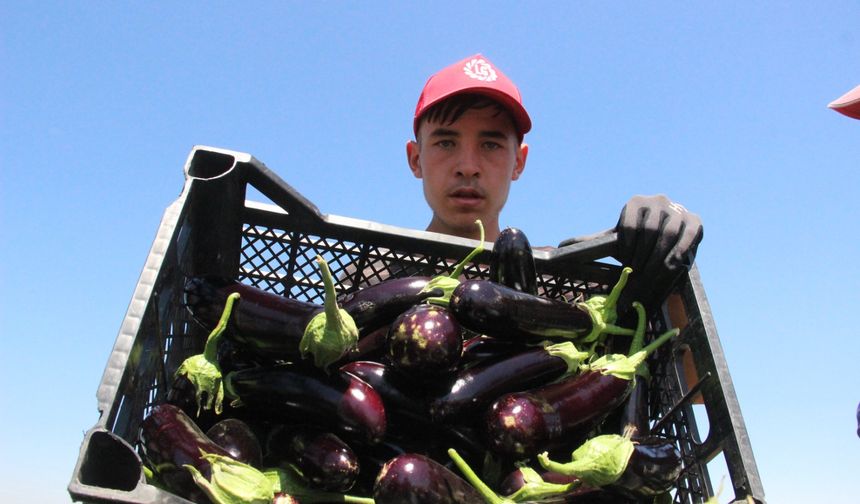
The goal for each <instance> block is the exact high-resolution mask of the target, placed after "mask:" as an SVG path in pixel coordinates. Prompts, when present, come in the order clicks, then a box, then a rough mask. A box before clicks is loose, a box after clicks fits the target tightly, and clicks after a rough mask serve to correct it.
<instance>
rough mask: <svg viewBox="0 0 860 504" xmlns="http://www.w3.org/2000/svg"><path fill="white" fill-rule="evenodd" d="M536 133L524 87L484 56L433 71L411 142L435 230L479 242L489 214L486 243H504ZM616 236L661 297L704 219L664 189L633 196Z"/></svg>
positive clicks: (642, 282)
mask: <svg viewBox="0 0 860 504" xmlns="http://www.w3.org/2000/svg"><path fill="white" fill-rule="evenodd" d="M530 129H531V119H530V118H529V115H528V112H526V109H525V107H524V106H523V103H522V97H521V95H520V92H519V89H517V87H516V85H515V84H514V83H513V82H512V81H511V80H510V79H509V78H508V77H507V76H505V74H504V73H502V71H501V70H499V68H498V67H496V66H495V65H493V64H492V63H491V62H490V61H489V60H488V59H487V58H485V57H484V56H482V55H480V54H476V55H474V56H471V57H468V58H466V59H464V60H462V61H458V62H457V63H454V64H453V65H451V66H448V67H446V68H444V69H442V70H440V71H439V72H438V73H436V74H434V75H433V76H431V77H430V78H429V79H428V80H427V83H426V84H425V85H424V89H423V90H422V91H421V95H420V97H419V98H418V104H417V106H416V107H415V116H414V119H413V130H414V133H415V139H414V140H411V141H409V142H407V144H406V156H407V160H408V162H409V168H410V170H411V171H412V174H413V175H414V176H415V177H417V178H419V179H421V180H422V183H423V187H424V197H425V199H426V200H427V203H428V205H429V206H430V209H431V210H432V212H433V216H432V218H431V219H430V224H429V225H428V226H427V230H428V231H435V232H439V233H445V234H450V235H455V236H461V237H466V238H475V239H477V238H478V229H477V227H476V226H475V220H476V219H481V222H482V223H483V225H484V230H485V232H486V240H487V241H488V242H493V241H495V239H496V237H497V236H498V234H499V232H500V229H499V215H500V213H501V211H502V209H503V208H504V205H505V202H506V201H507V198H508V192H509V190H510V187H511V183H512V182H514V181H516V180H517V179H518V178H519V177H520V175H522V173H523V170H524V169H525V166H526V159H527V157H528V151H529V149H528V145H526V144H525V143H524V141H523V140H524V136H525V134H526V133H528V131H529V130H530ZM608 232H617V233H618V244H619V247H618V252H617V254H616V258H617V259H618V260H619V261H620V262H621V263H622V264H625V265H629V266H631V267H633V269H634V273H633V276H631V286H632V289H633V290H638V291H640V292H639V294H641V295H643V296H646V297H654V298H660V296H662V295H663V294H664V292H662V290H665V288H668V287H669V286H670V285H671V284H672V283H673V282H674V280H675V279H676V278H677V276H678V275H679V274H680V273H681V272H682V271H684V270H686V269H687V268H689V267H690V266H691V265H692V262H693V258H694V257H695V254H696V249H697V247H698V244H699V242H700V241H701V239H702V235H703V230H702V224H701V221H700V219H699V217H698V216H697V215H695V214H692V213H690V212H688V211H687V210H686V209H685V208H684V207H682V206H681V205H678V204H676V203H673V202H672V201H670V200H669V199H668V198H666V197H665V196H663V195H658V196H634V197H633V198H631V199H630V201H629V202H628V203H627V204H626V205H625V206H624V208H623V209H622V212H621V216H620V218H619V220H618V224H617V225H616V227H615V228H613V229H611V230H608V231H605V232H603V233H608ZM591 236H592V237H593V236H595V235H591ZM577 241H581V239H571V240H566V241H564V242H562V244H561V245H568V244H572V243H575V242H577ZM642 291H647V292H642Z"/></svg>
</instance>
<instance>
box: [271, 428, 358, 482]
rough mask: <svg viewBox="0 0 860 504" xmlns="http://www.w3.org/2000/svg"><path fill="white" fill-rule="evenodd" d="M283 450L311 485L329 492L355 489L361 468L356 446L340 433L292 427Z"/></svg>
mask: <svg viewBox="0 0 860 504" xmlns="http://www.w3.org/2000/svg"><path fill="white" fill-rule="evenodd" d="M283 450H284V452H285V456H286V459H287V460H288V461H289V462H290V463H292V464H293V465H294V466H295V467H296V468H297V469H298V470H299V472H300V473H301V474H302V476H303V477H304V479H305V480H306V481H307V482H308V484H309V485H310V486H312V487H314V488H318V489H320V490H324V491H327V492H346V491H347V490H349V489H351V488H352V487H353V485H354V484H355V481H356V478H357V477H358V474H359V471H360V464H359V461H358V457H357V456H356V454H355V452H354V451H353V450H352V448H351V447H350V446H349V445H348V444H346V443H345V442H344V441H343V440H342V439H341V438H339V437H338V436H337V435H336V434H334V433H332V432H328V431H324V430H321V429H319V428H315V427H310V426H300V427H296V428H294V429H291V431H290V433H289V439H288V440H287V442H286V445H285V446H284V447H283Z"/></svg>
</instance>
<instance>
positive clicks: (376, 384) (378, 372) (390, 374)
mask: <svg viewBox="0 0 860 504" xmlns="http://www.w3.org/2000/svg"><path fill="white" fill-rule="evenodd" d="M340 371H341V372H344V373H349V374H351V375H354V376H357V377H358V378H360V379H362V380H364V381H365V382H367V384H368V385H370V386H371V387H373V390H375V391H376V392H377V393H378V394H379V396H380V397H382V402H383V403H384V404H385V412H386V414H388V415H389V416H394V415H397V416H400V417H406V418H410V419H416V418H424V417H426V415H427V403H426V401H425V400H424V398H423V394H422V393H421V391H420V390H417V388H416V387H415V385H414V384H412V383H410V382H409V380H408V379H406V377H405V376H403V375H402V374H400V373H398V372H397V370H395V369H393V368H392V367H391V366H388V365H386V364H383V363H381V362H375V361H355V362H349V363H347V364H344V365H343V366H341V367H340Z"/></svg>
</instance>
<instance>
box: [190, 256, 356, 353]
mask: <svg viewBox="0 0 860 504" xmlns="http://www.w3.org/2000/svg"><path fill="white" fill-rule="evenodd" d="M317 263H318V265H319V267H320V274H321V277H322V283H323V286H324V288H325V303H324V304H323V305H317V304H314V303H308V302H304V301H299V300H296V299H290V298H286V297H283V296H279V295H277V294H274V293H271V292H268V291H265V290H263V289H259V288H257V287H253V286H250V285H245V284H242V283H240V282H235V281H232V280H227V279H223V278H215V277H195V278H190V279H188V280H187V281H186V286H185V305H186V306H187V307H188V309H189V311H191V314H192V316H193V317H194V318H195V319H196V320H197V321H199V322H200V323H202V324H203V325H204V326H205V327H209V326H210V325H211V324H213V323H215V320H216V319H215V316H216V315H217V316H220V313H221V310H223V307H224V305H225V303H226V300H227V298H228V296H229V295H230V294H233V293H238V294H239V295H240V296H241V298H242V303H240V304H239V307H238V309H235V310H234V311H233V314H232V327H233V331H232V332H231V335H232V336H233V338H234V339H235V340H236V341H238V342H239V343H241V344H243V345H247V346H249V347H251V348H253V350H254V352H255V353H257V354H259V355H261V356H262V357H265V358H267V359H271V360H292V359H297V358H303V357H307V356H309V355H312V356H313V360H314V364H315V365H316V366H317V367H321V368H326V367H328V366H330V365H331V364H332V363H334V362H335V361H337V360H338V359H341V358H342V357H343V355H344V354H346V353H347V352H349V350H350V349H352V348H353V347H354V346H355V345H356V342H357V341H358V328H357V327H356V325H355V322H354V321H353V320H352V317H351V316H350V315H349V313H347V312H346V311H345V310H343V309H342V308H340V307H338V305H337V299H336V296H337V294H336V292H335V289H334V280H333V278H332V275H331V271H330V270H329V268H328V264H327V263H326V262H325V261H324V260H323V259H322V257H319V256H317Z"/></svg>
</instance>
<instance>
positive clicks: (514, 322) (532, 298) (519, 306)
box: [449, 280, 592, 342]
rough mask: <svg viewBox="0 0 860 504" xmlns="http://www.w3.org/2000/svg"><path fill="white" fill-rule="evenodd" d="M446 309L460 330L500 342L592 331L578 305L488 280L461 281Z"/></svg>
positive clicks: (580, 334)
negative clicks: (460, 326) (457, 322)
mask: <svg viewBox="0 0 860 504" xmlns="http://www.w3.org/2000/svg"><path fill="white" fill-rule="evenodd" d="M449 307H450V309H451V313H453V314H454V317H455V318H456V319H457V321H459V322H460V324H462V325H463V327H465V328H467V329H470V330H472V331H475V332H477V333H479V334H487V335H489V336H493V337H495V338H501V339H512V340H518V341H523V342H529V341H531V342H534V341H540V340H542V339H546V338H566V339H575V338H578V337H582V336H585V335H587V334H589V333H590V332H591V330H592V318H591V315H589V313H588V312H587V311H585V310H583V309H581V308H580V307H579V306H578V305H574V304H570V303H566V302H564V301H561V300H556V299H549V298H545V297H542V296H536V295H534V294H529V293H526V292H521V291H518V290H516V289H513V288H511V287H506V286H504V285H500V284H498V283H496V282H493V281H490V280H466V281H464V282H461V283H460V285H458V286H457V288H455V289H454V292H453V293H452V294H451V301H450V306H449Z"/></svg>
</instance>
